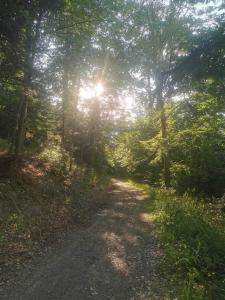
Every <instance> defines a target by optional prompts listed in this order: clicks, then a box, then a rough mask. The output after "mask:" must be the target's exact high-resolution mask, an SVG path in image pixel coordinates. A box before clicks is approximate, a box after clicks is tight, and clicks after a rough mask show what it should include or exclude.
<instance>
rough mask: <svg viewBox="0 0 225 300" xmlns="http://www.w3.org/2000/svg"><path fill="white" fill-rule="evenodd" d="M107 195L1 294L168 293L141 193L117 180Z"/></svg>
mask: <svg viewBox="0 0 225 300" xmlns="http://www.w3.org/2000/svg"><path fill="white" fill-rule="evenodd" d="M106 197H107V199H106V200H107V201H106V202H107V203H106V205H105V207H104V208H102V209H101V210H99V211H98V212H97V213H96V215H95V216H94V217H93V219H92V221H91V222H90V223H89V224H88V225H86V226H82V227H81V228H79V229H74V230H72V231H71V232H69V233H68V234H67V235H66V236H65V238H64V240H63V241H62V242H61V243H60V245H56V246H55V247H53V248H52V249H51V250H50V251H48V253H47V254H46V255H45V256H44V257H36V258H34V259H33V261H32V262H31V263H30V264H29V265H28V266H26V267H25V268H24V269H22V270H20V272H19V273H18V276H17V277H16V278H15V279H14V280H13V281H11V282H10V283H9V284H8V285H7V286H6V287H5V288H4V287H1V288H2V289H1V294H0V296H1V299H7V300H10V299H16V300H19V299H23V300H28V299H29V300H32V299H37V300H38V299H45V300H48V299H52V300H53V299H54V300H57V299H61V300H64V299H76V300H80V299H83V300H86V299H87V300H88V299H98V300H101V299H102V300H103V299H104V300H106V299H111V300H112V299H115V300H120V299H121V300H126V299H127V300H128V299H129V300H131V299H134V300H141V299H142V300H147V299H152V300H153V299H166V298H165V297H164V296H162V293H163V286H164V285H165V282H164V280H163V279H162V278H160V276H159V273H158V262H159V259H160V256H161V254H160V250H159V248H158V246H157V240H156V239H155V237H154V235H153V227H154V224H153V223H152V222H151V221H149V220H148V218H147V217H146V214H147V207H146V204H145V197H144V196H143V194H141V193H140V192H138V191H137V190H134V189H133V188H131V187H130V186H129V185H128V184H125V183H123V182H120V181H114V182H113V185H112V188H111V189H110V190H109V191H108V192H107V194H106Z"/></svg>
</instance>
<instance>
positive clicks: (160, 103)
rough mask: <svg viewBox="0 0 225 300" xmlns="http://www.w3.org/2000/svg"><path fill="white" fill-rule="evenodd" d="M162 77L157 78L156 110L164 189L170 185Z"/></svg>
mask: <svg viewBox="0 0 225 300" xmlns="http://www.w3.org/2000/svg"><path fill="white" fill-rule="evenodd" d="M162 88H163V82H162V76H159V79H158V84H157V108H158V110H159V112H160V122H161V136H162V148H163V149H162V150H163V151H162V162H163V171H164V172H163V173H164V183H165V186H166V188H169V187H170V186H171V183H170V179H171V176H170V158H169V145H168V133H167V123H166V116H165V110H164V101H163V96H162Z"/></svg>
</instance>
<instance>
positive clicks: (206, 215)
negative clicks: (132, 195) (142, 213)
mask: <svg viewBox="0 0 225 300" xmlns="http://www.w3.org/2000/svg"><path fill="white" fill-rule="evenodd" d="M132 185H135V186H136V187H137V188H139V189H141V190H142V191H144V192H145V194H146V195H147V199H148V200H147V202H146V203H147V204H146V205H148V209H149V214H151V215H152V216H151V217H152V218H154V219H155V223H156V234H157V236H158V239H159V241H160V244H161V246H162V249H163V253H164V256H163V259H162V263H161V268H162V272H163V273H164V275H166V277H167V278H168V282H169V287H170V290H171V294H172V297H173V299H174V297H176V298H177V297H178V298H177V299H185V300H189V299H196V300H200V299H202V300H203V299H204V300H205V299H211V300H219V299H221V300H222V299H225V222H224V212H223V209H224V199H220V200H213V202H212V201H211V202H210V201H209V200H207V201H206V200H196V199H193V198H192V197H191V196H188V195H183V196H177V195H176V194H175V191H174V190H172V189H171V190H165V189H156V188H152V187H149V186H148V185H140V184H135V183H132Z"/></svg>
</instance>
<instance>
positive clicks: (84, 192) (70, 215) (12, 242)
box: [0, 148, 110, 281]
mask: <svg viewBox="0 0 225 300" xmlns="http://www.w3.org/2000/svg"><path fill="white" fill-rule="evenodd" d="M59 158H60V153H59V151H57V149H56V148H53V149H52V150H51V151H50V150H48V149H47V150H45V151H44V152H43V153H41V154H40V155H39V156H36V157H33V158H29V159H26V160H23V161H22V162H21V169H20V171H19V174H18V176H16V177H15V178H14V177H12V178H11V177H7V176H6V177H1V179H0V269H1V270H2V271H5V270H7V269H8V267H10V266H11V267H12V268H14V267H15V264H17V263H18V264H20V261H23V260H25V259H26V257H27V256H29V255H30V253H32V252H34V251H35V248H37V251H38V247H39V244H40V245H41V244H43V243H49V242H51V241H53V240H54V239H55V238H57V235H58V234H59V233H60V232H64V231H65V229H67V228H70V227H71V226H73V225H76V224H86V223H87V222H88V221H89V220H90V219H91V217H92V215H93V213H94V212H95V211H96V210H97V209H98V208H99V207H100V206H102V205H104V201H105V190H106V188H107V186H108V184H109V182H110V180H109V177H107V176H105V175H104V174H98V173H96V171H94V170H93V169H91V168H87V167H84V166H83V167H81V166H75V165H74V166H73V168H72V170H71V171H69V168H68V166H66V167H67V168H65V165H64V164H63V162H62V160H60V159H59ZM3 273H4V272H2V274H0V281H1V275H3ZM3 279H4V278H3Z"/></svg>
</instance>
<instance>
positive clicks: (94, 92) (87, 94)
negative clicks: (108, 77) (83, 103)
mask: <svg viewBox="0 0 225 300" xmlns="http://www.w3.org/2000/svg"><path fill="white" fill-rule="evenodd" d="M103 92H104V86H103V84H102V83H101V82H98V83H97V84H96V85H93V86H83V87H82V88H81V89H80V96H81V98H83V99H90V98H93V97H96V96H97V97H99V96H101V95H102V93H103Z"/></svg>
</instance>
